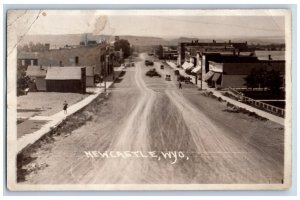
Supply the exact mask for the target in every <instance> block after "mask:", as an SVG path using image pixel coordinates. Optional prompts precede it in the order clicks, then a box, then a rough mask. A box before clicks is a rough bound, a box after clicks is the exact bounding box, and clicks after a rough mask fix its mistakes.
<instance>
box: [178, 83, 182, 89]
mask: <svg viewBox="0 0 300 200" xmlns="http://www.w3.org/2000/svg"><path fill="white" fill-rule="evenodd" d="M178 87H179V89H182V85H181V81H179V85H178Z"/></svg>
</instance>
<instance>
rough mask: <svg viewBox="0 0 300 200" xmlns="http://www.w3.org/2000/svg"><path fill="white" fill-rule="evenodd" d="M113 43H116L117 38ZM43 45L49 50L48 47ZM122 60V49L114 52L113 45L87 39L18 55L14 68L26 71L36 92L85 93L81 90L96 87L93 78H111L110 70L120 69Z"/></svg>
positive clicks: (20, 52) (111, 71)
mask: <svg viewBox="0 0 300 200" xmlns="http://www.w3.org/2000/svg"><path fill="white" fill-rule="evenodd" d="M115 39H116V40H119V37H116V38H115ZM45 45H46V46H47V47H50V44H45ZM123 56H124V54H123V51H122V49H120V50H118V51H115V48H114V44H113V43H111V44H109V43H107V42H101V43H97V41H91V40H88V39H87V37H86V38H85V40H83V41H82V42H80V44H79V45H65V47H63V48H59V49H50V48H43V50H41V51H38V52H25V51H19V52H18V54H17V60H18V63H17V64H18V69H20V71H22V70H21V69H23V71H24V70H25V71H26V75H27V76H28V77H29V78H30V79H31V80H33V81H34V83H35V84H36V89H37V90H38V91H56V92H80V93H84V92H85V89H83V88H82V87H93V86H95V79H96V76H98V77H100V76H103V77H106V76H109V75H111V74H113V68H114V67H118V66H120V64H121V63H122V62H123V59H124V58H123ZM73 71H74V72H73ZM75 74H76V76H75ZM80 74H81V75H80ZM56 76H57V77H56ZM74 77H76V79H74ZM18 78H20V75H18ZM83 81H84V83H83ZM72 85H73V86H72ZM73 87H75V88H77V89H74V88H73ZM78 87H79V88H78Z"/></svg>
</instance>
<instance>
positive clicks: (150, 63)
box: [145, 60, 154, 66]
mask: <svg viewBox="0 0 300 200" xmlns="http://www.w3.org/2000/svg"><path fill="white" fill-rule="evenodd" d="M145 65H146V66H148V65H151V66H153V65H154V63H153V61H151V60H145Z"/></svg>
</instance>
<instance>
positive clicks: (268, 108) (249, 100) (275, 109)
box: [229, 88, 285, 117]
mask: <svg viewBox="0 0 300 200" xmlns="http://www.w3.org/2000/svg"><path fill="white" fill-rule="evenodd" d="M229 91H230V92H232V93H233V94H234V95H235V96H236V97H237V98H238V99H239V101H242V102H245V103H246V104H250V105H253V106H254V107H257V108H260V109H262V110H265V111H268V112H270V113H273V114H276V115H279V116H282V117H284V116H285V110H284V109H282V108H278V107H276V106H272V105H270V104H267V103H264V102H261V101H257V100H255V99H252V98H249V97H246V96H245V95H244V94H243V93H241V92H239V91H237V90H235V89H233V88H229Z"/></svg>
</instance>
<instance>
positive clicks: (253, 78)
mask: <svg viewBox="0 0 300 200" xmlns="http://www.w3.org/2000/svg"><path fill="white" fill-rule="evenodd" d="M257 74H258V72H257V70H256V69H252V70H251V73H250V74H249V75H248V76H246V77H245V78H244V80H245V82H246V83H245V85H246V86H247V88H251V89H252V90H253V88H255V87H257V86H258V80H257V79H258V77H257Z"/></svg>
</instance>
